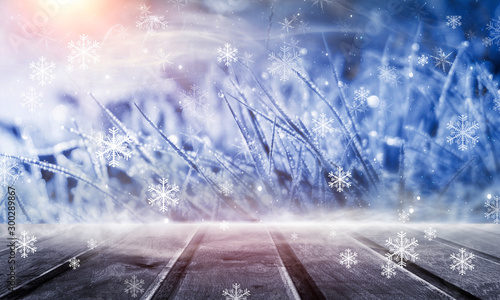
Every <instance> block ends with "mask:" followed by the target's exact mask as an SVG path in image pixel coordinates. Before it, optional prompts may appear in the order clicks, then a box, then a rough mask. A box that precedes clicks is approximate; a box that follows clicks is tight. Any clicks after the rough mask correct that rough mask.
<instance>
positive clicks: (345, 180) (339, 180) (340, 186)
mask: <svg viewBox="0 0 500 300" xmlns="http://www.w3.org/2000/svg"><path fill="white" fill-rule="evenodd" d="M350 176H351V172H344V169H343V168H342V167H339V169H338V170H337V175H335V173H333V172H330V173H328V177H330V179H331V181H330V182H328V186H329V187H331V188H332V189H333V188H334V187H336V188H337V192H342V191H343V190H344V187H347V188H349V187H350V186H351V182H350V181H349V177H350Z"/></svg>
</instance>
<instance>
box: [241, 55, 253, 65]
mask: <svg viewBox="0 0 500 300" xmlns="http://www.w3.org/2000/svg"><path fill="white" fill-rule="evenodd" d="M252 57H253V54H249V53H248V52H246V51H245V52H244V53H243V57H242V58H241V62H242V63H243V64H244V65H245V66H247V67H248V66H250V65H251V64H253V63H254V61H253V60H252Z"/></svg>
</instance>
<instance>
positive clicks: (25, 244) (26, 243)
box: [15, 231, 36, 258]
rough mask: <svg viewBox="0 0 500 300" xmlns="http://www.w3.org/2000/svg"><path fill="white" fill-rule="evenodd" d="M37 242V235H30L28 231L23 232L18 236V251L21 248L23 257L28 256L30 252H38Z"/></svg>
mask: <svg viewBox="0 0 500 300" xmlns="http://www.w3.org/2000/svg"><path fill="white" fill-rule="evenodd" d="M35 242H36V237H35V236H34V235H32V236H28V233H27V232H26V231H23V232H21V237H18V238H16V242H15V244H16V248H15V251H16V253H17V251H18V250H20V252H21V257H22V258H26V257H28V253H30V252H31V253H35V252H36V247H35Z"/></svg>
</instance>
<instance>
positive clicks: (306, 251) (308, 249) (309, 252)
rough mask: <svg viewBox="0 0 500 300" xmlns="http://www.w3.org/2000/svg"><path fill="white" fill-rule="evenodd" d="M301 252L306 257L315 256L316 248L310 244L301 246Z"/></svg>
mask: <svg viewBox="0 0 500 300" xmlns="http://www.w3.org/2000/svg"><path fill="white" fill-rule="evenodd" d="M299 250H300V252H301V253H303V255H305V256H313V255H314V247H313V246H312V245H310V244H302V245H299Z"/></svg>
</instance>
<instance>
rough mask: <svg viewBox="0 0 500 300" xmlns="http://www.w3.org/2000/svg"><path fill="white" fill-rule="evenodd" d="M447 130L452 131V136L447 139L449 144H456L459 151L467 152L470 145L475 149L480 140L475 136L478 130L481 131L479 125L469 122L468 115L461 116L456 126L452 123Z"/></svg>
mask: <svg viewBox="0 0 500 300" xmlns="http://www.w3.org/2000/svg"><path fill="white" fill-rule="evenodd" d="M446 128H447V129H449V130H451V134H450V136H448V137H446V140H447V142H448V143H450V145H451V144H453V142H455V143H456V144H457V145H458V149H459V150H462V151H465V150H467V146H468V145H472V147H475V146H476V143H477V142H478V140H479V138H478V137H477V136H475V135H474V134H475V133H476V129H479V125H478V124H477V122H476V121H474V122H472V123H470V122H468V121H467V116H466V115H461V116H459V117H458V121H457V122H455V124H454V123H453V122H451V121H450V122H449V123H448V125H447V126H446Z"/></svg>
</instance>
